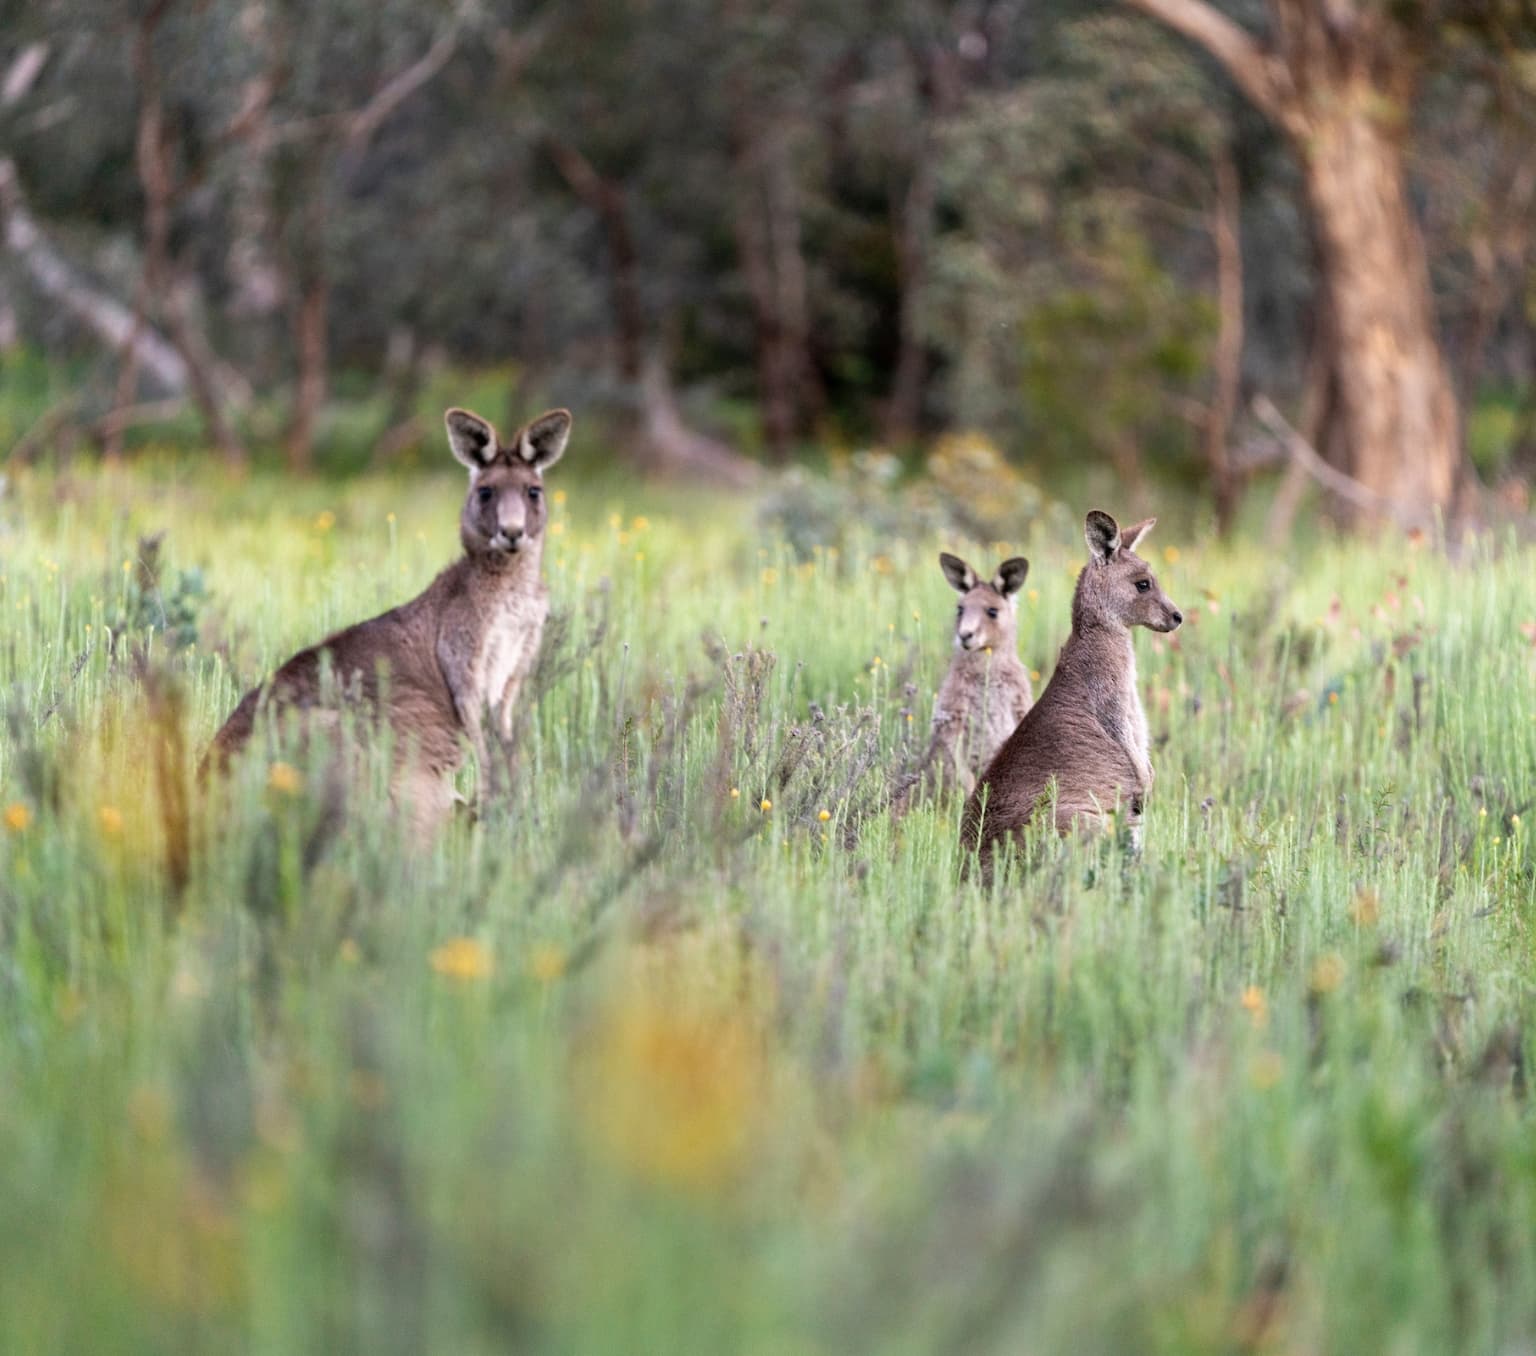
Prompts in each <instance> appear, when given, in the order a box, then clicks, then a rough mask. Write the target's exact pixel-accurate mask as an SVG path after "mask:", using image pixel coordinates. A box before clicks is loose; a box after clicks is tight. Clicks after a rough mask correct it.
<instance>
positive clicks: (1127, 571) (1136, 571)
mask: <svg viewBox="0 0 1536 1356" xmlns="http://www.w3.org/2000/svg"><path fill="white" fill-rule="evenodd" d="M1156 522H1157V519H1156V518H1148V519H1146V520H1145V521H1144V522H1140V523H1136V524H1135V525H1134V526H1132V527H1127V528H1124V529H1123V530H1122V529H1121V527H1120V525H1119V524H1118V523H1116V522H1115V520H1114V519H1113V518H1111V517H1110V516H1109V514H1107V513H1101V512H1100V511H1099V510H1098V509H1094V510H1093V511H1092V512H1091V513H1089V515H1088V520H1087V522H1086V524H1085V525H1084V530H1083V535H1084V537H1085V538H1086V539H1087V542H1088V564H1087V566H1086V567H1085V568H1084V569H1083V572H1082V573H1081V574H1080V575H1078V577H1077V593H1076V594H1075V595H1074V596H1073V599H1072V625H1073V628H1074V629H1076V628H1077V627H1078V625H1079V624H1080V622H1084V623H1088V624H1090V625H1092V624H1095V623H1096V624H1098V625H1100V626H1123V627H1125V628H1126V629H1127V630H1129V629H1130V628H1131V627H1132V626H1146V627H1149V628H1151V629H1152V630H1153V631H1172V630H1175V629H1176V628H1177V627H1178V626H1179V624H1180V623H1181V622H1182V621H1183V620H1184V614H1183V613H1182V612H1180V611H1179V609H1178V608H1177V607H1175V606H1174V604H1173V600H1172V599H1171V598H1169V596H1168V595H1167V594H1166V593H1164V592H1163V590H1162V587H1161V585H1159V584H1158V582H1157V578H1156V576H1155V575H1153V573H1152V568H1151V566H1149V565H1148V564H1147V562H1146V561H1144V560H1143V559H1142V558H1141V557H1140V556H1138V555H1137V554H1136V545H1137V543H1138V542H1140V541H1141V539H1142V538H1143V537H1145V536H1146V535H1147V533H1148V532H1150V531H1151V530H1152V527H1153V525H1154V524H1155V523H1156Z"/></svg>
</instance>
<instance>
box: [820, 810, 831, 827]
mask: <svg viewBox="0 0 1536 1356" xmlns="http://www.w3.org/2000/svg"><path fill="white" fill-rule="evenodd" d="M816 818H817V819H819V820H821V822H822V823H823V824H825V823H826V822H827V820H829V819H831V818H832V811H831V810H822V811H820V812H819V813H818V814H817V816H816Z"/></svg>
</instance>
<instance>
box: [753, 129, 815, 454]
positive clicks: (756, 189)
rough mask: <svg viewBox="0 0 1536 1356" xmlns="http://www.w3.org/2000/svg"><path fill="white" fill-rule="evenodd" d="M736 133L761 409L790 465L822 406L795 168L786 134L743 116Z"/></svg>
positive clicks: (776, 449)
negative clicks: (813, 354)
mask: <svg viewBox="0 0 1536 1356" xmlns="http://www.w3.org/2000/svg"><path fill="white" fill-rule="evenodd" d="M733 130H734V132H735V136H734V143H735V144H734V154H733V162H734V163H733V169H734V172H735V176H736V183H735V191H734V194H733V198H734V203H735V207H734V221H733V225H734V228H735V235H736V257H737V260H738V262H739V263H740V265H741V271H742V275H743V277H744V278H745V279H746V284H747V292H748V294H749V295H750V297H751V299H752V316H753V321H754V325H755V329H756V334H757V386H758V392H757V399H758V406H759V408H760V410H761V412H762V421H763V439H764V441H765V442H766V443H767V445H768V450H769V453H770V454H771V455H772V457H773V459H774V460H775V461H779V462H783V461H786V460H787V459H788V457H789V453H790V449H791V447H793V445H794V440H795V438H796V437H797V436H798V435H799V434H800V433H801V432H803V431H804V429H805V427H806V425H807V423H808V422H809V420H808V416H809V414H810V413H811V412H812V411H813V410H816V409H818V408H819V407H820V404H821V391H820V385H819V383H818V382H817V380H816V371H815V365H814V364H813V363H812V361H811V352H810V318H809V304H808V298H807V290H808V289H807V284H806V269H805V258H804V254H803V253H802V250H801V242H800V208H799V203H798V202H797V201H796V194H795V184H794V166H793V163H792V161H791V159H790V154H789V145H788V142H787V140H786V137H785V134H784V131H783V129H782V128H778V127H770V128H769V129H768V130H766V131H764V130H762V128H761V127H760V125H759V124H758V123H757V122H756V121H755V120H751V119H749V112H748V110H746V109H741V110H738V113H737V117H736V121H735V127H734V129H733Z"/></svg>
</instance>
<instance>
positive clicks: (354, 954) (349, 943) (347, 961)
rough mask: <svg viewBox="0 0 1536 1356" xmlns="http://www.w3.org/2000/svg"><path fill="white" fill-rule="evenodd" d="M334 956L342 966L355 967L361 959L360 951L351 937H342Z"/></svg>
mask: <svg viewBox="0 0 1536 1356" xmlns="http://www.w3.org/2000/svg"><path fill="white" fill-rule="evenodd" d="M336 955H337V956H338V957H339V958H340V960H341V962H342V964H343V965H356V964H357V963H358V961H360V960H361V959H362V958H363V953H362V949H361V948H360V947H359V946H358V944H357V943H356V941H354V940H353V939H352V938H351V937H343V938H342V939H341V945H340V946H339V947H337V948H336Z"/></svg>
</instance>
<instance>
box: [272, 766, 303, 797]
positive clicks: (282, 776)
mask: <svg viewBox="0 0 1536 1356" xmlns="http://www.w3.org/2000/svg"><path fill="white" fill-rule="evenodd" d="M303 787H304V774H303V773H302V772H300V771H299V770H298V768H296V767H294V765H293V764H292V763H273V764H272V770H271V771H270V772H268V773H267V788H268V789H269V790H272V791H276V792H277V793H278V795H280V796H296V795H298V794H299V792H300V791H301V790H302V789H303Z"/></svg>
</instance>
